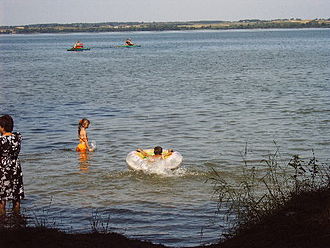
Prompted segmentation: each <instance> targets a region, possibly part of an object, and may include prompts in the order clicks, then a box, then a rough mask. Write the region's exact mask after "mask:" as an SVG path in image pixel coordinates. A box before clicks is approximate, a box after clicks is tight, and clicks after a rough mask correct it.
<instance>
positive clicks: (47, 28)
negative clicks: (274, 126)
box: [0, 18, 330, 34]
mask: <svg viewBox="0 0 330 248" xmlns="http://www.w3.org/2000/svg"><path fill="white" fill-rule="evenodd" d="M269 28H330V19H313V20H302V19H294V18H292V19H276V20H259V19H247V20H240V21H190V22H103V23H71V24H58V23H50V24H32V25H24V26H0V34H29V33H72V32H74V33H77V32H118V31H121V32H122V31H167V30H226V29H269Z"/></svg>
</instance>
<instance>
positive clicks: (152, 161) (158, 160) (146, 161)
mask: <svg viewBox="0 0 330 248" xmlns="http://www.w3.org/2000/svg"><path fill="white" fill-rule="evenodd" d="M182 159H183V158H182V155H181V154H180V153H179V152H177V151H173V149H168V150H163V148H162V147H160V146H156V147H155V148H154V149H146V150H142V149H140V148H138V149H136V150H135V151H132V152H130V153H129V154H128V155H127V157H126V162H127V164H128V166H129V168H131V169H133V170H140V171H141V170H142V171H149V170H150V169H153V168H158V169H162V170H164V169H165V170H167V169H170V170H174V169H176V168H178V167H179V166H180V164H181V162H182Z"/></svg>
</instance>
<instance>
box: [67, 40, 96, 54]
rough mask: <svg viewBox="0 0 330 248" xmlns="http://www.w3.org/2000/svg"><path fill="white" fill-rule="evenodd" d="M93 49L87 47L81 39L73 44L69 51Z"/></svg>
mask: <svg viewBox="0 0 330 248" xmlns="http://www.w3.org/2000/svg"><path fill="white" fill-rule="evenodd" d="M88 50H91V49H90V48H85V47H84V44H83V43H82V42H80V41H79V40H78V41H77V42H76V43H75V44H74V45H73V47H72V48H70V49H68V50H67V51H88Z"/></svg>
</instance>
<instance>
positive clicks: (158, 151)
mask: <svg viewBox="0 0 330 248" xmlns="http://www.w3.org/2000/svg"><path fill="white" fill-rule="evenodd" d="M136 151H137V152H140V153H141V154H142V155H143V156H144V157H146V158H148V159H150V160H151V161H153V160H156V159H165V157H164V154H163V148H162V147H161V146H156V147H155V148H154V155H150V154H148V153H146V152H145V151H143V150H142V149H140V148H138V149H136ZM173 152H174V151H173V149H168V150H167V154H166V156H167V157H168V156H170V155H171V154H172V153H173Z"/></svg>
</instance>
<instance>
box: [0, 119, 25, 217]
mask: <svg viewBox="0 0 330 248" xmlns="http://www.w3.org/2000/svg"><path fill="white" fill-rule="evenodd" d="M13 127H14V121H13V118H12V117H11V116H10V115H4V116H1V117H0V134H1V136H0V158H1V159H0V216H5V215H6V203H7V201H12V203H13V206H12V209H13V213H14V214H16V215H19V214H20V208H21V200H22V199H24V188H23V173H22V167H21V164H20V160H19V158H18V154H19V152H20V150H21V141H22V136H21V134H20V133H18V132H13Z"/></svg>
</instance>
